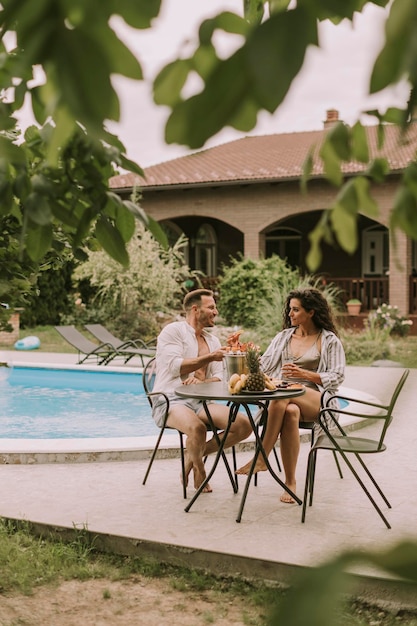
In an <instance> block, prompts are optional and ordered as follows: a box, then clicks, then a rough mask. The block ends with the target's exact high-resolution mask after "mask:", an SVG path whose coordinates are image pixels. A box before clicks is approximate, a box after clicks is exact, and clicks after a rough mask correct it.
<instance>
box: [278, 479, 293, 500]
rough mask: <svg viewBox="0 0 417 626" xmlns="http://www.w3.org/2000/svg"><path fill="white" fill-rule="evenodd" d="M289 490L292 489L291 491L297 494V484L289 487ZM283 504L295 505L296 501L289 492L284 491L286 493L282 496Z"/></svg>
mask: <svg viewBox="0 0 417 626" xmlns="http://www.w3.org/2000/svg"><path fill="white" fill-rule="evenodd" d="M287 487H288V489H291V491H292V492H293V493H295V488H296V485H295V483H294V484H293V485H292V484H291V485H287ZM280 500H281V502H284V503H285V504H295V500H294V498H293V497H292V496H290V494H289V493H288V492H287V491H284V493H283V494H282V496H281V497H280Z"/></svg>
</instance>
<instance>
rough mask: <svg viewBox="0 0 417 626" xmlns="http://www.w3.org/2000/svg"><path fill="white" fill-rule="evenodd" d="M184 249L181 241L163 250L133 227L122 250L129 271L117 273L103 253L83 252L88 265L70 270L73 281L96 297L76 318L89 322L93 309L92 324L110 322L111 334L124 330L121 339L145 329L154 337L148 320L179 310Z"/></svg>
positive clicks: (184, 270)
mask: <svg viewBox="0 0 417 626" xmlns="http://www.w3.org/2000/svg"><path fill="white" fill-rule="evenodd" d="M185 243H186V240H185V238H180V239H179V240H178V241H177V242H176V243H175V244H174V246H172V247H170V248H169V249H168V250H165V249H163V248H162V247H161V246H160V244H159V243H158V242H157V241H156V240H155V239H154V238H153V237H152V235H151V233H150V232H149V231H148V230H145V228H144V227H143V226H142V225H141V224H138V227H137V232H136V234H135V236H134V237H132V239H131V241H130V242H129V243H128V246H127V249H128V253H129V258H130V264H129V267H128V268H125V269H124V268H122V267H121V266H120V265H119V264H118V263H117V262H116V261H113V260H112V259H110V258H109V257H108V255H107V254H106V253H105V252H103V251H93V252H91V251H90V252H88V261H86V262H85V263H83V264H82V265H80V266H79V267H78V268H77V269H76V270H75V272H74V278H75V279H76V280H78V281H80V283H81V281H85V280H88V281H89V283H90V286H91V287H92V288H93V293H95V296H94V299H93V300H92V302H91V304H90V303H86V304H87V306H86V307H85V308H84V310H82V311H80V313H79V317H82V318H83V320H84V319H89V318H90V315H89V310H90V308H91V306H93V307H94V308H96V309H97V310H98V315H97V318H98V317H100V318H101V319H102V320H103V321H106V319H107V320H109V321H110V322H111V326H112V328H113V329H114V330H116V329H118V330H120V329H123V333H122V334H123V335H124V337H123V338H125V337H127V338H130V339H131V338H132V335H133V334H135V336H137V334H138V332H139V329H145V328H147V329H148V331H147V332H146V335H148V332H149V334H150V335H151V336H153V335H154V334H155V331H156V327H155V325H154V324H153V323H152V320H155V319H156V316H157V313H158V312H159V311H163V312H168V313H169V312H171V311H172V310H178V309H179V308H181V301H182V297H183V293H184V283H185V281H186V280H187V279H188V278H189V277H190V270H189V268H188V266H187V265H186V264H185V262H184V257H183V253H182V250H183V248H184V246H185ZM84 287H85V283H84ZM103 318H104V319H103ZM109 327H110V324H109Z"/></svg>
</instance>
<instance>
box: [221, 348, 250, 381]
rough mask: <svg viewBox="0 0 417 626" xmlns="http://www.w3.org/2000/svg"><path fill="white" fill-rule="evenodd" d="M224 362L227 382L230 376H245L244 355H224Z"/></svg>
mask: <svg viewBox="0 0 417 626" xmlns="http://www.w3.org/2000/svg"><path fill="white" fill-rule="evenodd" d="M224 361H225V363H226V372H227V379H228V380H229V378H230V377H231V375H232V374H239V375H240V374H247V372H248V366H247V363H246V354H226V355H225V357H224Z"/></svg>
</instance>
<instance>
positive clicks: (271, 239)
mask: <svg viewBox="0 0 417 626" xmlns="http://www.w3.org/2000/svg"><path fill="white" fill-rule="evenodd" d="M273 254H276V255H277V256H280V257H281V258H282V259H287V262H288V264H289V265H290V266H291V267H293V268H298V267H300V266H301V233H300V231H298V230H296V229H295V228H276V229H275V230H271V231H270V232H269V233H267V234H266V236H265V256H266V257H267V258H268V257H270V256H272V255H273Z"/></svg>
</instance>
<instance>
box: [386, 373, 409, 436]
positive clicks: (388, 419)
mask: <svg viewBox="0 0 417 626" xmlns="http://www.w3.org/2000/svg"><path fill="white" fill-rule="evenodd" d="M409 373H410V370H408V369H407V370H404V372H403V374H402V376H401V378H400V379H399V381H398V383H397V386H396V387H395V389H394V391H393V394H392V396H391V400H390V403H389V404H388V405H387V407H386V410H387V413H386V419H385V423H384V426H383V428H382V431H381V436H380V438H379V447H382V444H383V443H384V439H385V435H386V432H387V429H388V426H389V425H390V424H391V422H392V419H393V417H394V414H393V411H394V407H395V405H396V403H397V400H398V396H399V395H400V392H401V390H402V388H403V387H404V384H405V381H406V380H407V378H408V375H409Z"/></svg>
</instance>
